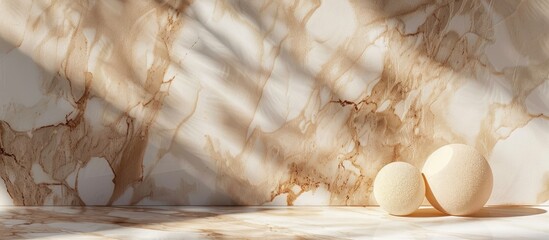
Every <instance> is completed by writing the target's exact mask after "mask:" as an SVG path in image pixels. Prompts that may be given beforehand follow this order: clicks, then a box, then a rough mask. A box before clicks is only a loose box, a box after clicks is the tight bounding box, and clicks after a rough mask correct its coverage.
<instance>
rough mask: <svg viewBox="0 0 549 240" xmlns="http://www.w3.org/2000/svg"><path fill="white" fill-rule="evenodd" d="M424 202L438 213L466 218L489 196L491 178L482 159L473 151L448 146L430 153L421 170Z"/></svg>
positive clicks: (488, 166) (451, 145)
mask: <svg viewBox="0 0 549 240" xmlns="http://www.w3.org/2000/svg"><path fill="white" fill-rule="evenodd" d="M422 172H423V175H424V176H425V180H426V184H427V193H426V197H427V200H429V202H430V203H431V205H433V207H435V208H436V209H438V210H439V211H442V212H445V213H448V214H451V215H470V214H472V213H474V212H476V211H478V210H480V209H481V208H482V207H483V206H484V204H486V202H487V201H488V198H490V194H491V193H492V185H493V176H492V170H491V169H490V165H489V164H488V162H487V161H486V159H485V158H484V157H483V156H482V155H481V154H480V153H479V152H478V151H477V150H476V149H474V148H473V147H470V146H467V145H464V144H450V145H446V146H443V147H441V148H439V149H438V150H436V151H435V152H433V153H432V154H431V155H430V156H429V157H428V158H427V161H426V162H425V164H424V166H423V169H422Z"/></svg>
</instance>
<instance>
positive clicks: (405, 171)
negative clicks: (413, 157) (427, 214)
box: [374, 162, 425, 215]
mask: <svg viewBox="0 0 549 240" xmlns="http://www.w3.org/2000/svg"><path fill="white" fill-rule="evenodd" d="M374 196H375V198H376V201H377V203H378V204H379V205H380V206H381V208H382V209H383V210H385V211H387V212H388V213H389V214H392V215H408V214H411V213H413V212H414V211H415V210H417V209H418V208H419V206H420V205H421V203H422V202H423V199H424V198H425V182H424V180H423V177H422V176H421V172H420V171H419V170H418V169H417V168H416V167H414V166H412V165H411V164H409V163H405V162H393V163H390V164H387V165H386V166H385V167H383V168H382V169H381V170H380V171H379V172H378V174H377V176H376V179H375V181H374Z"/></svg>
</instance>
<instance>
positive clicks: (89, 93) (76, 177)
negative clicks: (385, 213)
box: [0, 0, 549, 205]
mask: <svg viewBox="0 0 549 240" xmlns="http://www.w3.org/2000/svg"><path fill="white" fill-rule="evenodd" d="M0 20H1V21H0V177H1V179H2V181H0V204H1V205H233V204H242V205H369V204H376V202H375V199H374V198H373V195H372V183H373V179H374V178H375V175H376V174H377V172H378V171H379V169H380V168H381V167H382V166H384V165H385V164H387V163H389V162H393V161H406V162H409V163H411V164H413V165H415V166H417V167H421V166H422V165H423V162H424V161H425V159H426V157H427V156H428V155H429V154H430V153H431V152H432V151H434V150H435V149H436V148H438V147H440V146H442V145H445V144H447V143H465V144H469V145H471V146H474V147H476V148H477V149H478V150H479V151H480V152H481V153H482V154H484V155H485V156H486V157H487V159H489V162H490V165H491V167H492V169H493V173H494V191H493V193H492V196H491V198H490V200H489V203H490V204H540V203H544V202H547V201H548V200H549V161H548V159H547V156H549V145H548V143H549V119H548V114H549V81H547V80H548V75H549V28H547V27H546V26H547V24H549V2H546V1H506V0H502V1H493V0H481V1H476V0H475V1H473V0H463V1H449V0H437V1H423V0H415V1H374V0H368V1H360V0H322V1H321V0H315V1H299V0H298V1H285V0H258V1H236V0H216V1H214V0H205V1H191V0H183V1H181V0H179V1H177V0H169V1H168V0H156V1H153V0H140V1H118V0H115V1H107V0H95V1H94V0H75V1H70V0H60V1H51V0H34V1H31V0H18V1H16V0H0Z"/></svg>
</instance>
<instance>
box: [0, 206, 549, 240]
mask: <svg viewBox="0 0 549 240" xmlns="http://www.w3.org/2000/svg"><path fill="white" fill-rule="evenodd" d="M548 209H549V208H548V207H547V206H545V207H541V206H539V207H507V208H505V207H488V208H485V209H483V210H481V211H480V212H479V213H477V215H475V216H474V217H453V216H444V215H442V214H441V213H440V212H438V211H436V210H433V209H432V208H430V207H429V208H422V209H420V210H418V211H417V212H416V213H414V214H413V215H411V216H410V217H395V216H390V215H387V213H385V212H384V211H383V210H381V209H379V208H377V207H166V206H165V207H152V206H151V207H0V238H2V239H71V240H72V239H257V238H262V239H426V238H427V239H547V238H548V237H549V229H547V221H549V214H548V213H547V210H548Z"/></svg>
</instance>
